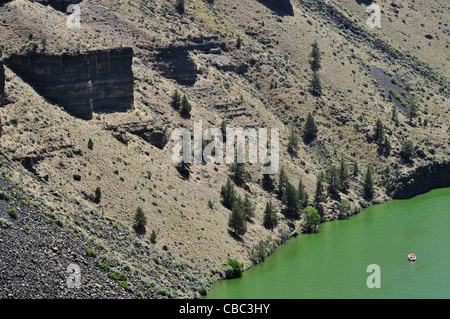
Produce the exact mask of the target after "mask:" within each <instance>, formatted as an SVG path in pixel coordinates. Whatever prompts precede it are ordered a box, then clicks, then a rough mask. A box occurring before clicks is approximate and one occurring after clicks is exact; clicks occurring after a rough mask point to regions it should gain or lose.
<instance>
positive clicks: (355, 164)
mask: <svg viewBox="0 0 450 319" xmlns="http://www.w3.org/2000/svg"><path fill="white" fill-rule="evenodd" d="M358 174H359V168H358V162H357V161H356V160H355V163H354V164H353V176H358Z"/></svg>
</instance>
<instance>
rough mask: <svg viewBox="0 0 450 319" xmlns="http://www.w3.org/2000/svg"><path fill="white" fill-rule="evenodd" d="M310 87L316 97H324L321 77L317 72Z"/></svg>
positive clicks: (314, 73)
mask: <svg viewBox="0 0 450 319" xmlns="http://www.w3.org/2000/svg"><path fill="white" fill-rule="evenodd" d="M309 86H310V89H311V92H312V93H313V94H314V95H322V82H321V81H320V76H319V73H318V72H317V71H313V74H312V77H311V82H310V83H309Z"/></svg>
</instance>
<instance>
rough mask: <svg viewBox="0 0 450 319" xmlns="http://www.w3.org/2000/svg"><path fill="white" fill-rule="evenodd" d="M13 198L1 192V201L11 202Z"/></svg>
mask: <svg viewBox="0 0 450 319" xmlns="http://www.w3.org/2000/svg"><path fill="white" fill-rule="evenodd" d="M11 198H12V196H11V195H9V194H8V193H6V192H3V191H0V199H1V200H5V201H7V202H9V201H10V200H11Z"/></svg>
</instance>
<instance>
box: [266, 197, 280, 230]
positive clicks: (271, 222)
mask: <svg viewBox="0 0 450 319" xmlns="http://www.w3.org/2000/svg"><path fill="white" fill-rule="evenodd" d="M263 216H264V218H263V225H264V227H266V228H268V229H273V228H275V227H277V225H278V216H277V211H276V210H275V207H274V206H273V205H272V202H270V201H269V202H267V203H266V208H265V209H264V213H263Z"/></svg>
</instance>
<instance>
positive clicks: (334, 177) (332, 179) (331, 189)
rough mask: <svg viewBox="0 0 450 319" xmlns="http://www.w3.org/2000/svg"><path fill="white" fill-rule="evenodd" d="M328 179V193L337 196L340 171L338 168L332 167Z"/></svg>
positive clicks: (328, 171)
mask: <svg viewBox="0 0 450 319" xmlns="http://www.w3.org/2000/svg"><path fill="white" fill-rule="evenodd" d="M327 177H328V193H329V194H331V195H337V194H338V192H339V190H340V189H339V185H340V181H339V171H338V169H337V168H336V166H334V165H331V166H330V167H328V169H327Z"/></svg>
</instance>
